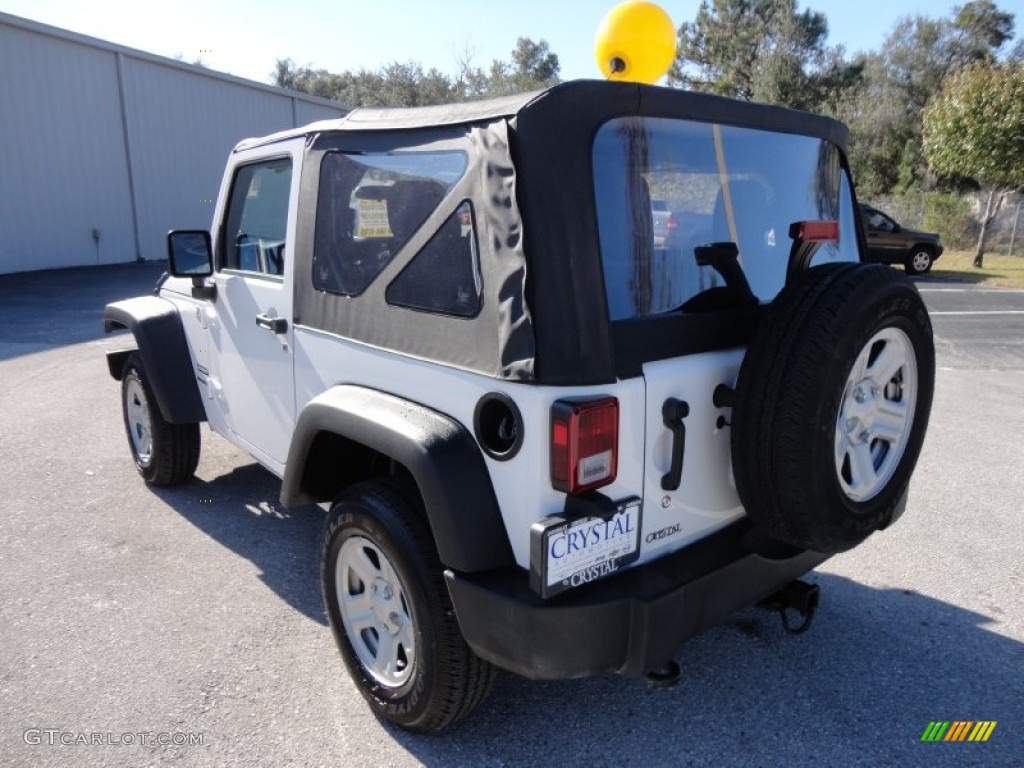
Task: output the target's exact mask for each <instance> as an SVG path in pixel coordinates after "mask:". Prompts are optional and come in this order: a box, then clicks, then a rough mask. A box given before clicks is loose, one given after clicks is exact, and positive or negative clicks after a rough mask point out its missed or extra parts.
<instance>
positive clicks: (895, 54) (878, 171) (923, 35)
mask: <svg viewBox="0 0 1024 768" xmlns="http://www.w3.org/2000/svg"><path fill="white" fill-rule="evenodd" d="M1012 37H1013V14H1012V13H1005V12H1003V11H1000V10H999V9H998V8H997V7H996V5H995V4H994V3H993V2H991V0H975V2H970V3H967V4H966V5H963V6H960V7H957V8H954V9H953V12H952V15H951V16H950V17H948V18H943V19H930V18H926V17H923V16H914V17H910V16H907V17H904V18H901V19H899V20H898V21H897V22H896V24H895V25H894V27H893V29H892V31H891V32H890V33H889V35H888V36H887V37H886V39H885V42H884V43H883V45H882V48H881V49H880V50H879V51H877V52H874V53H869V54H866V55H864V56H862V57H861V58H860V60H859V63H860V64H861V65H862V67H863V78H862V79H861V81H860V82H859V83H857V84H856V85H855V87H853V88H852V89H850V90H849V91H848V92H847V93H846V94H845V95H846V99H845V100H844V101H843V102H842V103H840V105H839V109H838V110H837V112H836V115H837V116H838V117H839V118H840V119H842V120H844V121H845V122H846V123H847V124H848V125H849V126H850V158H851V164H852V165H853V169H854V172H855V175H856V177H857V179H858V186H859V187H860V189H861V191H862V192H864V193H867V194H869V195H870V194H884V193H887V192H889V191H891V190H892V189H893V188H894V187H896V186H897V185H899V186H901V187H903V186H906V185H907V184H908V182H909V183H910V185H911V186H914V185H917V184H919V183H920V181H921V179H922V177H923V175H924V171H925V168H924V167H923V165H922V164H921V163H920V162H919V159H918V161H916V162H915V157H916V153H915V152H914V150H915V149H916V148H917V147H918V146H920V143H921V111H922V110H923V109H924V108H925V106H926V105H927V104H928V102H929V100H930V99H931V98H932V97H933V96H935V94H937V93H938V92H939V89H940V88H941V87H942V83H943V81H944V80H945V79H946V77H948V76H949V75H950V74H952V73H953V72H956V71H958V70H960V69H963V68H964V67H966V66H969V65H971V64H974V63H979V62H980V63H993V62H994V61H996V59H997V57H998V52H999V50H1000V49H1001V48H1002V46H1003V45H1004V44H1005V43H1006V42H1007V41H1009V40H1010V39H1011V38H1012ZM908 145H910V147H911V149H910V150H908V149H907V147H908ZM908 162H912V163H913V164H912V165H907V163H908Z"/></svg>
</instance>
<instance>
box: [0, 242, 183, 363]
mask: <svg viewBox="0 0 1024 768" xmlns="http://www.w3.org/2000/svg"><path fill="white" fill-rule="evenodd" d="M164 268H165V265H164V263H163V262H141V263H131V264H116V265H112V266H102V267H78V268H74V269H55V270H47V271H44V272H24V273H16V274H13V275H4V276H3V280H2V281H0V361H2V360H9V359H11V358H13V357H18V356H20V355H22V354H32V353H35V352H39V351H40V349H46V348H49V347H54V346H66V345H69V344H80V343H82V342H86V341H95V340H96V339H100V338H103V337H104V336H105V334H104V332H103V307H104V306H105V305H106V304H107V303H109V302H112V301H118V300H120V299H126V298H130V297H132V296H146V295H152V293H153V288H154V286H155V285H156V281H157V279H158V278H159V277H160V275H161V274H162V273H163V271H164ZM129 338H130V336H129ZM126 346H127V344H126Z"/></svg>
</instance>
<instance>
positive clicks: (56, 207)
mask: <svg viewBox="0 0 1024 768" xmlns="http://www.w3.org/2000/svg"><path fill="white" fill-rule="evenodd" d="M347 111H348V110H347V109H346V107H345V106H343V105H342V104H339V103H337V102H332V101H328V100H325V99H319V98H315V97H312V96H308V95H306V94H302V93H296V92H294V91H288V90H285V89H282V88H275V87H273V86H270V85H265V84H262V83H256V82H253V81H251V80H244V79H242V78H239V77H233V76H231V75H226V74H221V73H219V72H213V71H211V70H208V69H203V68H201V67H197V66H193V65H190V64H185V63H183V62H180V61H175V60H173V59H167V58H164V57H162V56H154V55H152V54H149V53H144V52H142V51H137V50H133V49H131V48H125V47H123V46H120V45H115V44H113V43H108V42H105V41H103V40H97V39H96V38H92V37H86V36H84V35H79V34H76V33H74V32H69V31H66V30H62V29H58V28H56V27H51V26H48V25H46V24H39V23H37V22H34V21H29V20H27V19H22V18H20V17H17V16H11V15H9V14H5V13H0V273H6V272H21V271H26V270H34V269H51V268H55V267H71V266H86V265H92V264H112V263H116V262H124V261H134V260H136V259H146V260H158V259H163V258H164V257H165V255H166V234H167V231H168V230H169V229H172V228H178V229H185V228H197V229H206V228H208V227H209V226H210V220H211V218H212V214H213V200H214V199H215V198H216V196H217V190H218V187H219V185H220V178H221V173H222V171H223V168H224V163H225V161H226V159H227V156H228V153H229V152H230V150H231V148H232V147H233V146H234V145H235V144H236V143H238V141H239V140H240V139H243V138H246V137H248V136H260V135H263V134H267V133H272V132H274V131H279V130H282V129H285V128H289V127H295V126H299V125H304V124H306V123H310V122H313V121H314V120H321V119H325V118H332V117H338V116H340V115H343V114H345V112H347Z"/></svg>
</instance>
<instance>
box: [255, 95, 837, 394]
mask: <svg viewBox="0 0 1024 768" xmlns="http://www.w3.org/2000/svg"><path fill="white" fill-rule="evenodd" d="M629 117H653V118H671V119H679V120H691V121H700V122H709V123H718V124H723V125H731V126H738V127H744V128H752V129H755V130H763V131H771V132H781V133H792V134H800V135H804V136H810V137H812V138H817V139H820V140H824V141H827V142H829V143H831V144H833V145H835V146H837V147H839V148H840V150H842V151H843V154H844V155H845V148H846V136H847V131H846V128H845V126H843V125H842V124H841V123H839V122H837V121H835V120H832V119H829V118H825V117H820V116H817V115H811V114H808V113H806V112H799V111H796V110H791V109H785V108H783V107H775V106H769V105H764V104H752V103H750V102H741V101H735V100H733V99H727V98H723V97H720V96H711V95H707V94H699V93H691V92H687V91H682V90H676V89H671V88H661V87H656V86H649V85H639V84H636V83H622V82H606V81H589V80H581V81H574V82H570V83H563V84H561V85H558V86H555V87H553V88H549V89H547V90H544V91H539V92H535V93H525V94H521V95H517V96H511V97H507V98H503V99H496V100H491V101H482V102H475V103H468V104H454V105H443V106H436V107H418V108H408V109H406V108H403V109H378V108H366V109H357V110H355V111H353V112H351V113H350V114H348V115H346V116H345V117H342V118H340V119H336V120H326V121H322V122H319V123H313V124H312V125H308V126H305V127H303V128H298V129H295V130H291V131H286V132H284V133H280V134H275V135H274V136H268V137H265V138H263V139H251V140H247V141H245V142H242V143H241V144H239V146H238V148H237V149H247V148H250V147H253V146H258V145H261V144H267V143H272V142H274V141H281V140H284V139H294V138H300V137H305V138H306V146H307V150H306V160H305V163H306V164H307V165H308V171H306V172H304V173H303V189H304V192H303V193H302V194H304V195H306V196H307V198H308V199H316V195H317V185H318V183H319V181H318V179H319V174H320V170H319V168H320V157H321V156H322V155H323V154H324V153H326V152H331V151H345V152H355V153H359V152H389V151H402V150H405V149H407V148H410V147H421V148H422V147H427V146H430V147H434V148H438V147H446V148H461V149H463V150H464V151H468V153H469V154H468V156H469V158H470V166H469V170H468V171H467V173H466V175H465V176H464V177H463V179H462V180H460V181H459V182H458V184H457V185H456V186H455V187H454V188H453V189H452V190H451V191H450V193H449V194H448V196H447V197H446V198H445V200H444V201H443V202H442V203H441V205H440V206H439V207H438V209H437V210H436V211H435V213H434V214H432V216H431V218H430V219H428V220H427V222H426V223H425V225H424V226H423V227H422V228H421V231H420V232H418V233H417V235H416V236H415V237H413V238H412V239H411V240H410V241H409V242H408V243H407V244H406V245H405V246H404V247H403V249H402V251H401V253H400V254H399V255H398V256H397V257H395V258H394V259H393V260H392V262H391V263H390V265H389V266H388V267H387V269H386V270H385V271H384V272H382V273H381V275H380V276H379V278H378V279H376V280H375V282H374V283H373V284H372V285H371V286H370V287H369V288H368V289H367V290H366V291H365V292H364V293H363V294H361V295H360V296H355V297H339V296H334V295H331V294H329V293H325V292H323V291H318V290H315V289H314V288H313V285H312V283H311V282H310V281H309V280H306V279H303V280H300V281H299V282H298V283H297V289H296V291H297V292H296V315H297V319H296V322H300V320H301V322H303V323H305V324H308V325H311V326H313V327H316V328H320V329H323V330H327V331H330V332H333V333H338V334H340V335H343V336H346V337H348V338H354V339H357V340H359V341H362V342H364V343H367V344H371V345H373V346H377V347H380V348H383V349H392V350H397V351H402V352H406V353H409V354H413V355H417V356H419V357H422V358H425V359H429V360H434V361H438V362H443V363H446V364H449V365H454V366H457V367H460V368H465V369H469V370H474V371H479V372H482V373H485V374H488V375H492V376H496V377H499V378H504V379H509V380H516V381H533V382H537V383H542V384H553V385H570V384H571V385H584V384H588V385H590V384H601V383H606V382H613V381H615V380H616V379H619V378H626V377H631V376H636V375H638V374H639V372H640V369H639V367H638V366H639V364H640V363H642V362H643V361H644V360H653V359H662V358H665V357H673V356H678V355H681V354H690V353H694V352H698V351H704V350H707V349H724V348H728V347H732V346H739V345H742V344H744V343H745V342H746V340H747V335H748V333H749V329H750V328H751V327H752V325H751V323H752V322H754V321H755V320H756V318H755V317H747V315H743V316H742V317H740V316H739V315H741V314H743V313H742V312H740V311H739V310H727V311H725V310H723V311H721V312H708V313H703V314H702V315H701V316H699V317H690V316H686V317H684V316H683V313H678V312H677V313H668V314H669V315H670V317H667V318H660V319H652V320H650V321H639V320H634V321H616V322H615V323H612V322H611V321H610V320H609V314H608V309H607V300H606V292H605V287H604V274H603V268H602V260H601V242H600V238H599V227H598V220H597V212H596V207H595V198H594V188H595V187H594V170H593V142H594V137H595V136H596V135H597V133H598V131H599V130H600V129H601V127H602V126H603V125H604V124H606V123H607V122H608V121H610V120H614V119H616V118H629ZM462 200H472V201H473V204H474V206H475V209H474V210H475V214H474V216H475V221H476V226H477V229H478V238H479V245H480V250H481V256H480V264H481V269H482V276H483V285H484V292H485V295H484V309H483V311H482V312H481V314H480V316H479V317H477V318H475V319H474V320H473V321H471V322H467V321H465V320H460V319H452V318H442V317H435V316H431V315H430V314H428V313H411V312H405V313H404V314H403V313H401V312H399V311H396V310H395V309H394V308H391V307H389V306H388V305H387V301H386V297H385V296H384V286H385V285H386V284H387V283H388V282H389V281H390V280H392V279H393V278H394V276H395V275H397V274H398V272H399V271H400V270H401V269H403V268H404V267H405V265H407V264H408V263H409V261H410V260H411V259H412V258H413V256H414V255H415V252H416V251H417V250H418V249H419V248H421V247H423V245H424V244H425V243H426V242H427V239H428V238H429V236H430V234H431V233H432V232H434V231H436V230H437V229H438V228H439V227H440V225H441V224H442V223H443V221H444V220H445V219H446V218H447V217H449V216H451V215H452V214H453V213H454V209H455V207H456V206H457V205H458V204H459V203H460V201H462ZM313 218H314V212H313V211H312V209H310V210H307V211H305V213H304V215H303V217H300V219H301V220H300V228H299V236H298V240H297V246H296V253H297V257H298V261H299V266H298V267H297V269H298V273H299V274H304V275H309V274H311V264H312V259H313V256H312V253H313V229H314V227H313V224H314V222H313ZM747 314H750V313H747ZM406 315H408V317H406ZM640 322H648V323H655V324H657V323H658V322H662V323H666V324H668V325H670V326H671V327H666V328H665V329H661V328H660V327H659V328H657V329H652V331H651V332H647V331H646V330H642V331H641V332H639V333H637V332H635V331H630V330H629V328H630V327H632V326H631V324H633V325H635V324H636V323H640ZM627 326H628V327H627ZM637 327H639V326H637ZM645 327H646V326H645ZM623 334H625V335H623ZM637 336H641V337H644V338H649V339H651V340H653V341H652V342H651V344H647V345H646V346H645V347H644V349H643V350H636V349H632V347H634V346H635V344H634V343H633V342H632V341H631V339H634V338H636V337H637ZM655 342H656V343H655ZM648 347H650V348H649V349H648ZM638 361H639V362H638Z"/></svg>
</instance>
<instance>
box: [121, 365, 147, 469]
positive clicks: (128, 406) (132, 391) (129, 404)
mask: <svg viewBox="0 0 1024 768" xmlns="http://www.w3.org/2000/svg"><path fill="white" fill-rule="evenodd" d="M124 412H125V417H126V418H127V421H128V434H129V435H130V436H131V439H132V447H133V448H134V449H135V457H136V459H137V460H138V462H139V465H140V466H142V467H148V466H149V463H150V462H151V461H152V460H153V426H152V422H151V421H150V418H149V403H148V402H147V401H146V391H145V390H144V389H143V388H142V381H141V380H140V379H139V376H138V374H136V373H135V372H134V371H133V372H131V373H129V374H128V375H127V377H126V381H125V387H124Z"/></svg>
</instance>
